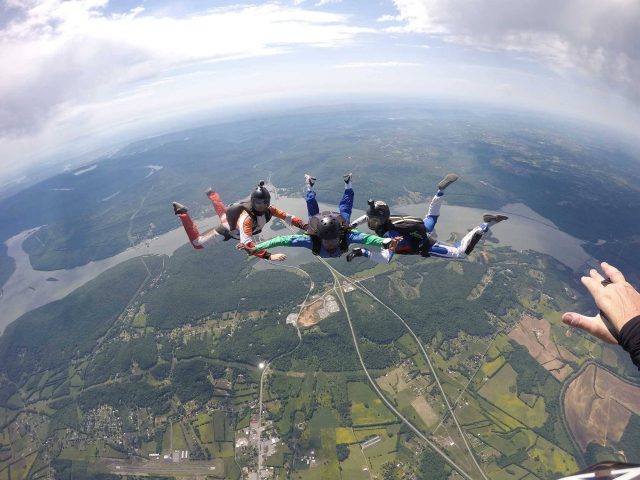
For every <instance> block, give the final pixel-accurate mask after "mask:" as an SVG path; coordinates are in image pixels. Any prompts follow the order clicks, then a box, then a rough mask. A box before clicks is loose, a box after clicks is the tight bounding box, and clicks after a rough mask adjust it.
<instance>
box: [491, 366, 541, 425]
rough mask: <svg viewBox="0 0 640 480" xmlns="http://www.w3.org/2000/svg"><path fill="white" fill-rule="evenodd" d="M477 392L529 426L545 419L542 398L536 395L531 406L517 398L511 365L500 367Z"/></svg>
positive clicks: (514, 376) (514, 373)
mask: <svg viewBox="0 0 640 480" xmlns="http://www.w3.org/2000/svg"><path fill="white" fill-rule="evenodd" d="M478 393H479V394H480V395H482V396H483V397H484V398H486V399H487V400H489V401H490V402H491V403H493V404H494V405H496V406H498V407H499V408H500V409H502V410H504V411H505V412H506V413H508V414H509V415H512V416H513V417H514V418H516V419H518V420H519V421H521V422H522V423H524V424H525V425H527V426H529V427H532V428H534V427H540V426H542V425H543V424H544V422H545V420H546V419H547V413H546V412H545V409H544V398H542V397H538V400H537V401H536V402H535V404H534V406H533V408H531V407H529V406H528V405H527V404H526V403H524V402H523V401H522V400H520V398H518V396H517V391H516V372H515V371H514V370H513V368H511V365H508V364H507V365H504V366H503V367H502V368H500V370H499V371H498V372H497V373H496V374H495V375H494V376H493V377H491V379H490V380H489V381H488V382H487V383H485V384H484V386H483V387H482V388H481V389H480V390H479V391H478Z"/></svg>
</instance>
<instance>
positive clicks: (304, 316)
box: [298, 298, 324, 328]
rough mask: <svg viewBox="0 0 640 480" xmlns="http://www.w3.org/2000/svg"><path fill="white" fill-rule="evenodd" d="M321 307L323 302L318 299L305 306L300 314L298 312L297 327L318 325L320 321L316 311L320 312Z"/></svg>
mask: <svg viewBox="0 0 640 480" xmlns="http://www.w3.org/2000/svg"><path fill="white" fill-rule="evenodd" d="M323 305H324V302H323V301H322V299H320V298H319V299H318V300H317V301H315V302H314V303H312V304H311V305H307V306H306V307H304V309H302V312H300V316H299V317H298V325H299V326H301V327H303V328H308V327H312V326H314V325H315V324H316V323H318V322H319V321H320V320H321V318H320V315H318V310H320V309H321V308H322V307H323Z"/></svg>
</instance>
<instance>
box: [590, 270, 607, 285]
mask: <svg viewBox="0 0 640 480" xmlns="http://www.w3.org/2000/svg"><path fill="white" fill-rule="evenodd" d="M589 275H590V276H591V278H593V279H594V280H597V281H598V282H602V281H603V280H604V277H603V276H602V275H600V272H598V271H597V270H596V269H595V268H592V269H591V270H590V271H589Z"/></svg>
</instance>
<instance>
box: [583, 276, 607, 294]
mask: <svg viewBox="0 0 640 480" xmlns="http://www.w3.org/2000/svg"><path fill="white" fill-rule="evenodd" d="M580 281H581V282H582V284H583V285H584V286H585V287H587V290H589V293H590V294H591V296H592V297H593V298H596V295H598V294H600V290H601V289H603V288H604V287H603V286H602V283H601V282H600V281H598V280H596V279H594V278H591V277H582V278H581V279H580Z"/></svg>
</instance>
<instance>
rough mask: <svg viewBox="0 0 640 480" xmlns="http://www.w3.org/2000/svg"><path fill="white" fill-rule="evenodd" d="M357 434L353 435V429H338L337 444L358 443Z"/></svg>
mask: <svg viewBox="0 0 640 480" xmlns="http://www.w3.org/2000/svg"><path fill="white" fill-rule="evenodd" d="M357 442H358V440H357V439H356V436H355V434H354V433H353V429H351V428H350V427H338V428H336V444H341V443H347V444H351V443H357Z"/></svg>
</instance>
